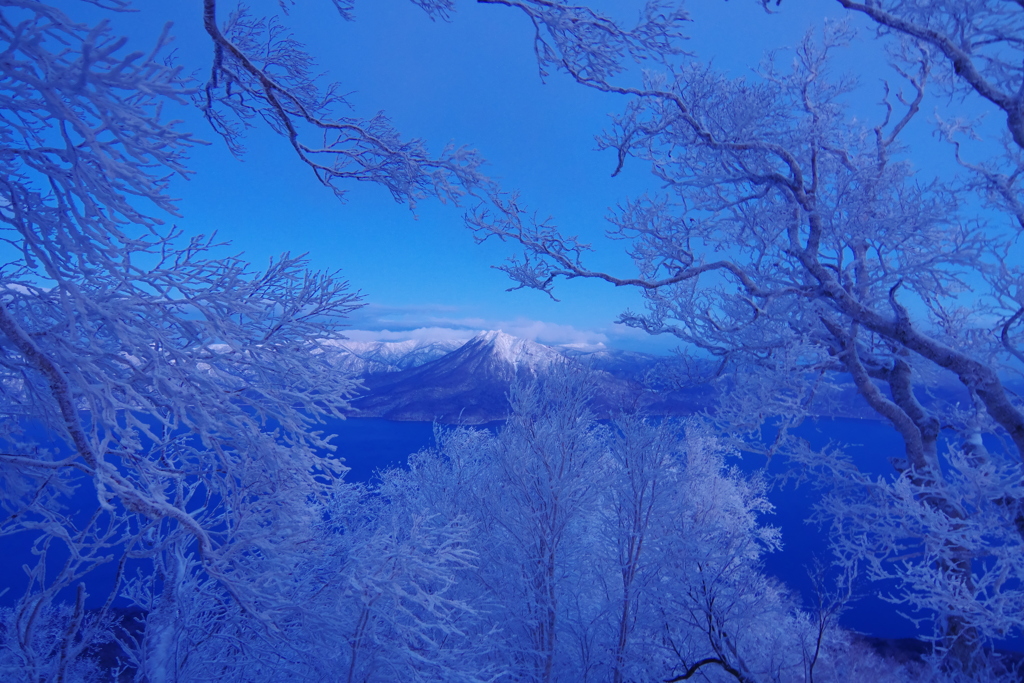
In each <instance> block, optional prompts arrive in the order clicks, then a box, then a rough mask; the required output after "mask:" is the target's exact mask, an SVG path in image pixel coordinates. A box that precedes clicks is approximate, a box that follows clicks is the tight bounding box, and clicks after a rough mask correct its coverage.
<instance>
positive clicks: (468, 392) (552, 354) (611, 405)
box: [353, 331, 692, 424]
mask: <svg viewBox="0 0 1024 683" xmlns="http://www.w3.org/2000/svg"><path fill="white" fill-rule="evenodd" d="M567 360H568V362H571V363H572V362H577V361H575V360H573V359H572V358H571V357H567V356H566V355H564V354H563V353H561V352H560V351H559V350H556V349H555V348H552V347H549V346H544V345H543V344H537V343H535V342H532V341H528V340H526V339H520V338H518V337H513V336H512V335H509V334H505V333H504V332H500V331H491V332H485V333H483V334H480V335H477V336H476V337H474V338H473V339H471V340H469V341H468V342H466V343H465V344H464V345H463V346H461V347H460V348H458V349H456V350H455V351H452V352H450V353H448V354H446V355H444V356H441V357H440V358H436V359H434V360H431V361H428V362H426V363H423V364H421V365H418V366H415V367H410V368H407V369H402V370H397V371H394V372H387V373H378V374H370V375H365V376H364V382H365V383H366V387H367V392H366V393H365V394H364V395H363V396H362V397H360V398H357V399H355V400H354V401H353V407H354V408H355V409H356V411H355V412H354V413H353V416H354V417H383V418H387V419H389V420H402V421H430V420H437V421H440V422H449V423H460V424H480V423H483V422H490V421H493V420H500V419H504V418H505V417H507V415H508V398H507V395H508V390H509V386H510V385H511V383H512V380H513V379H514V378H516V377H517V376H518V377H523V376H527V377H535V376H537V375H539V374H543V373H544V372H545V371H546V370H548V369H549V368H550V367H551V366H552V365H553V364H554V363H559V362H566V361H567ZM592 371H593V378H594V380H595V381H596V382H597V383H598V391H597V392H596V396H595V405H594V407H595V409H596V411H597V412H598V413H601V414H608V413H610V412H612V411H614V410H616V409H619V408H621V407H625V406H629V405H638V406H649V405H651V406H653V405H658V407H659V410H658V412H661V413H667V412H671V413H677V412H689V410H690V409H692V407H687V406H682V405H681V404H680V405H677V404H671V405H670V403H671V402H670V403H665V402H664V401H663V400H662V399H660V398H659V397H654V396H652V395H651V394H650V392H648V391H646V390H645V389H644V388H643V386H641V385H640V384H639V383H637V382H635V381H632V380H629V379H625V378H622V377H616V376H614V375H612V374H611V373H609V372H605V371H602V370H597V369H593V368H592Z"/></svg>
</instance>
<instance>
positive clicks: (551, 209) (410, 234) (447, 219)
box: [63, 0, 926, 352]
mask: <svg viewBox="0 0 1024 683" xmlns="http://www.w3.org/2000/svg"><path fill="white" fill-rule="evenodd" d="M63 4H64V5H66V7H67V10H68V12H69V13H71V14H72V16H83V17H84V16H87V15H88V14H90V13H89V12H88V8H87V7H86V9H85V10H83V6H84V5H83V3H81V2H78V1H76V0H66V1H65V3H63ZM222 4H223V8H222V10H221V11H222V12H223V13H224V14H225V15H226V13H227V11H229V9H230V7H229V5H230V3H229V2H227V1H226V0H225V1H224V2H223V3H222ZM594 4H595V5H597V6H604V7H605V8H607V9H608V10H609V11H611V12H612V13H613V14H614V15H615V16H619V17H623V18H627V19H631V18H632V17H633V16H635V13H636V11H638V9H639V7H640V5H641V3H639V2H634V1H633V0H605V2H603V3H594ZM138 6H139V7H140V9H141V11H140V12H139V13H137V14H135V15H129V16H116V17H114V18H113V23H114V27H115V30H118V31H119V32H121V33H123V34H125V35H128V36H129V37H130V40H131V43H130V44H131V46H132V47H133V48H135V49H145V48H147V47H149V46H150V45H151V43H152V41H153V39H154V37H155V36H156V34H157V32H158V30H159V27H160V26H161V25H162V24H163V23H164V22H165V21H173V22H174V25H175V28H174V30H173V34H174V35H175V36H176V41H175V44H174V45H175V47H176V58H177V59H178V61H179V62H180V63H182V64H183V65H185V66H186V67H187V68H189V69H197V70H200V71H202V70H204V69H205V67H206V65H207V64H208V60H209V52H210V48H209V41H208V39H207V38H206V36H205V35H204V34H203V33H202V31H201V2H200V0H177V1H176V2H173V3H171V2H167V3H139V5H138ZM277 7H278V5H277V2H276V1H269V2H255V3H253V4H252V9H253V11H254V12H256V13H260V12H267V13H270V12H274V11H276V10H277ZM782 10H783V12H782V13H781V14H778V15H773V16H768V15H766V14H765V13H764V12H763V11H762V10H761V9H760V8H759V6H758V3H756V2H755V1H754V0H732V1H731V2H726V1H725V0H702V1H701V2H699V3H698V2H694V3H691V7H690V11H691V14H692V16H693V19H694V22H693V24H691V29H690V34H691V36H692V39H691V41H690V48H691V49H692V50H693V51H694V52H695V53H696V55H697V57H699V58H700V59H702V60H706V59H709V58H712V59H714V61H715V64H716V65H718V66H719V67H721V68H725V69H728V70H730V71H731V72H733V73H734V74H736V75H741V74H746V73H749V72H750V69H751V68H752V67H754V66H756V64H757V62H758V60H759V59H760V58H761V55H762V54H763V52H764V50H765V49H768V48H772V47H783V46H786V45H792V44H794V43H796V42H797V41H798V40H799V39H800V37H801V36H802V35H803V33H804V31H806V30H807V28H808V27H809V26H811V25H814V24H817V23H820V21H821V19H822V18H823V17H825V16H839V10H838V6H837V5H836V4H835V3H832V2H825V1H824V0H814V1H813V2H812V1H811V0H787V1H786V2H785V3H783V7H782ZM356 13H357V20H356V21H355V22H345V21H343V20H341V19H340V18H339V17H338V16H337V14H336V13H335V12H334V11H333V8H332V6H331V3H330V2H329V1H328V0H319V1H314V0H306V1H305V2H302V3H299V4H298V5H296V6H295V7H293V8H291V10H290V15H289V16H287V17H285V21H286V22H287V23H288V25H289V26H290V27H291V28H293V30H294V33H295V35H296V37H297V38H298V39H300V40H301V41H302V42H304V43H306V44H307V45H308V46H309V49H310V52H311V53H312V54H313V55H315V56H316V58H317V59H318V62H319V66H320V69H321V70H322V71H323V72H324V73H325V82H327V81H338V82H340V83H341V85H342V89H343V90H344V91H346V92H350V93H351V96H350V97H349V100H350V102H351V103H352V104H353V105H354V108H355V111H356V113H358V114H361V115H369V114H372V113H374V112H376V111H378V110H383V111H384V112H386V113H387V114H388V115H389V116H390V118H391V119H392V120H393V122H394V123H395V125H396V127H397V128H398V129H399V130H400V131H402V132H403V134H404V135H405V136H408V137H419V138H422V139H424V140H425V141H426V142H427V143H428V145H429V147H430V148H431V149H432V150H439V149H441V147H443V145H445V144H446V143H448V142H455V143H457V144H465V145H469V146H471V147H474V148H476V149H477V150H479V152H480V153H481V154H482V156H483V157H484V158H486V159H487V160H488V162H489V164H488V166H487V167H486V169H485V170H486V172H487V173H488V174H489V175H491V176H492V177H494V178H495V179H497V180H498V181H500V183H501V184H502V185H503V187H504V188H505V189H507V190H518V191H519V192H520V193H521V194H522V197H523V199H524V201H525V202H526V203H527V204H528V205H530V206H531V207H533V208H535V209H536V210H537V212H538V213H539V214H540V215H541V216H547V215H550V216H552V217H553V219H554V222H555V223H556V224H558V225H559V226H562V227H564V228H565V229H566V230H567V231H568V232H570V233H573V234H579V235H582V236H584V237H585V238H586V239H587V240H589V241H591V242H593V243H594V244H595V246H596V247H598V250H597V253H596V254H595V255H593V256H592V258H591V264H592V267H595V268H605V269H610V270H614V271H616V272H618V273H628V274H631V273H632V272H633V270H632V266H631V264H630V262H629V259H628V257H627V256H626V255H625V253H624V249H623V247H624V245H623V244H622V243H621V242H618V243H613V242H609V241H607V240H605V239H604V238H603V231H604V229H605V223H604V220H603V217H604V216H605V214H606V213H607V212H608V209H609V207H612V206H614V205H615V204H616V203H618V202H620V201H622V200H624V199H626V198H627V197H630V196H635V195H637V194H639V193H641V192H643V191H644V190H646V189H656V187H657V186H656V185H655V184H654V183H655V181H654V180H653V178H651V177H650V176H648V175H647V174H646V173H645V172H644V169H643V168H640V167H639V166H638V164H636V163H634V164H630V165H628V166H627V168H626V172H624V173H622V174H620V176H618V177H616V178H611V177H610V175H611V172H612V170H613V169H614V166H615V159H614V155H613V153H611V152H607V151H606V152H597V151H595V143H594V136H595V135H596V134H598V133H600V132H601V130H602V128H603V127H604V126H605V125H606V123H607V115H608V114H610V113H614V112H617V111H619V110H620V109H621V108H622V106H623V105H624V103H625V102H624V100H622V99H621V98H619V97H616V96H612V95H603V94H600V93H596V92H593V91H589V90H587V89H584V88H582V87H580V86H578V85H576V84H574V83H572V82H570V81H569V79H568V78H567V77H565V76H563V75H560V74H554V75H552V76H551V77H550V78H548V79H547V81H546V82H542V80H541V78H540V76H539V75H538V71H537V67H536V63H535V61H534V57H533V53H532V44H531V33H532V29H531V27H530V26H529V25H528V23H527V22H526V21H525V19H524V18H523V17H522V16H520V14H519V13H517V12H514V11H511V10H509V9H508V8H503V7H499V6H478V5H476V4H475V3H473V2H469V1H464V2H462V3H459V5H458V11H457V12H456V14H455V15H454V16H453V18H452V21H451V22H447V23H446V22H432V21H431V20H430V19H429V18H428V17H427V16H426V15H425V14H424V13H423V12H422V10H420V9H418V8H417V7H416V6H414V5H413V4H412V3H411V2H409V0H363V2H360V3H357V8H356ZM865 33H866V32H865ZM870 38H871V36H870V34H867V35H865V40H864V41H863V42H862V43H861V44H860V45H859V46H855V48H853V49H852V50H851V52H850V54H849V55H848V56H847V63H848V64H856V65H857V66H858V67H859V68H860V67H863V66H864V65H865V64H867V65H869V67H870V68H872V69H875V70H876V71H877V70H880V69H881V67H882V65H883V64H884V61H883V60H884V55H883V53H882V50H881V48H880V46H879V45H878V44H877V42H875V41H873V40H870ZM200 75H201V74H200ZM868 80H869V81H872V80H873V79H868ZM876 99H877V97H872V100H871V101H874V100H876ZM174 116H176V117H178V116H180V117H182V118H184V119H185V122H184V124H183V125H184V126H185V127H187V128H188V129H190V130H192V131H193V132H195V133H196V134H197V136H198V137H200V138H203V139H205V140H208V141H210V142H211V143H212V144H210V145H209V146H205V147H201V148H197V149H196V150H195V151H194V153H193V154H192V162H191V167H192V168H193V169H194V170H195V171H196V173H195V175H194V176H193V177H192V178H191V179H190V180H188V181H180V182H176V183H175V185H174V188H173V192H174V194H175V196H177V197H179V198H180V203H179V206H180V209H181V213H182V217H181V218H180V219H176V220H175V222H176V223H178V224H179V225H180V226H181V227H182V228H183V229H184V230H185V232H186V233H187V234H195V233H210V232H212V231H214V230H216V231H217V232H218V234H219V235H220V237H222V238H223V239H226V240H230V241H231V242H232V243H233V245H234V246H233V251H243V252H244V253H245V254H246V257H247V258H248V259H249V260H251V261H253V262H254V263H256V264H257V265H259V264H262V263H265V262H266V260H267V259H268V258H270V257H272V256H275V255H277V254H280V253H281V252H284V251H290V252H292V253H302V252H308V253H309V259H310V264H311V266H312V267H313V268H316V269H341V271H342V273H343V275H344V277H346V278H347V279H348V280H349V281H350V282H351V283H352V285H353V287H354V288H356V289H359V290H361V291H362V292H363V294H364V295H365V301H366V302H367V304H368V306H367V307H366V308H365V309H363V310H362V311H360V312H359V313H357V314H356V315H355V316H354V317H353V320H352V324H353V331H352V334H351V336H352V337H353V338H357V339H371V338H380V339H401V338H409V337H410V336H421V337H425V338H430V337H449V338H450V337H453V336H456V337H457V336H460V335H461V336H466V335H468V334H471V332H472V331H474V330H479V329H493V328H501V329H504V330H505V331H507V332H510V333H512V334H519V335H521V336H525V337H528V338H531V339H536V340H538V341H541V342H547V343H576V344H584V345H597V344H605V345H608V346H618V347H625V348H634V349H638V350H647V351H655V352H660V351H665V350H667V349H670V348H672V347H673V346H675V344H674V343H673V342H672V340H671V339H668V338H651V337H648V336H647V335H645V334H643V333H641V332H638V331H635V330H629V329H625V328H623V326H621V325H614V324H613V321H614V320H615V318H616V317H617V315H618V314H619V313H620V312H622V311H623V310H624V309H626V308H630V307H632V308H634V309H636V308H640V307H641V306H642V303H641V300H640V297H639V295H638V293H637V292H635V291H631V290H621V289H620V290H617V289H615V288H614V287H611V286H610V285H607V284H604V283H598V282H579V281H577V282H570V283H562V284H561V285H560V286H559V287H558V289H557V292H556V295H557V296H558V297H559V298H560V300H561V301H560V302H554V301H551V300H550V299H548V298H547V297H546V296H545V295H543V294H541V293H540V292H536V291H526V290H520V291H515V292H506V291H505V290H506V289H507V288H508V287H509V285H510V283H509V281H508V280H507V278H506V277H505V275H504V274H502V273H501V272H499V271H497V270H494V269H493V268H492V267H491V266H493V265H495V264H498V263H500V262H502V261H503V260H504V258H505V257H506V256H508V255H509V254H510V253H511V247H510V246H509V245H502V244H498V243H494V244H491V243H488V244H484V245H477V244H475V243H474V241H473V239H472V236H471V234H470V233H469V231H468V230H466V228H464V227H463V224H462V219H461V216H462V212H463V209H462V208H459V207H454V206H451V205H447V206H444V205H441V204H439V203H438V202H436V201H425V202H422V203H421V204H420V205H419V206H418V207H417V210H416V214H415V215H414V214H413V213H412V212H411V211H410V210H409V208H408V207H407V206H404V205H401V204H397V203H395V202H394V201H393V200H392V198H391V196H390V195H389V194H388V193H387V191H386V190H384V189H383V188H380V187H377V186H373V185H370V184H367V183H355V184H352V185H351V186H350V188H349V189H350V191H349V193H348V196H347V201H346V202H345V203H339V202H338V201H337V199H336V198H335V197H334V196H333V195H332V193H331V192H330V191H329V190H327V189H326V188H324V187H322V186H321V185H319V184H318V183H317V182H316V180H315V178H314V177H313V175H312V173H311V172H310V171H309V170H308V169H307V168H306V167H304V166H303V165H302V164H301V163H300V162H299V161H298V160H297V159H296V158H295V157H294V155H293V154H292V152H291V150H290V148H289V147H288V145H287V143H286V141H285V140H283V139H281V138H279V137H277V136H276V135H274V134H273V133H272V132H271V131H269V130H268V129H266V128H256V129H254V130H253V131H251V133H250V135H249V137H248V139H247V141H246V146H247V148H248V152H247V154H246V156H245V157H244V159H242V160H239V159H236V158H234V157H233V156H232V155H231V154H230V153H229V152H228V151H227V149H226V147H225V145H224V144H223V142H222V141H220V140H219V139H218V138H216V136H215V135H214V134H213V133H212V131H210V130H209V128H208V127H207V126H206V125H205V123H204V122H203V121H202V120H201V119H200V117H199V116H198V115H197V113H195V112H193V111H181V112H175V113H174ZM925 134H926V133H923V134H922V135H925Z"/></svg>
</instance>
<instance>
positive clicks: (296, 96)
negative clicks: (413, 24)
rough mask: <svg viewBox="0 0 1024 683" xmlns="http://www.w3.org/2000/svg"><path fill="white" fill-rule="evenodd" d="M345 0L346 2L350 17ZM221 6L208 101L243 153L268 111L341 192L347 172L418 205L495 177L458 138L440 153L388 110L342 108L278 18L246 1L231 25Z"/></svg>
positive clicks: (210, 29)
mask: <svg viewBox="0 0 1024 683" xmlns="http://www.w3.org/2000/svg"><path fill="white" fill-rule="evenodd" d="M418 4H420V5H421V6H423V7H424V9H426V10H427V11H428V12H429V13H432V14H437V15H438V16H441V17H444V16H445V15H446V13H447V11H448V8H449V3H443V2H421V3H418ZM345 5H347V3H343V4H342V5H339V6H338V8H339V10H341V11H342V15H343V16H347V7H346V6H345ZM217 9H218V4H217V0H204V2H203V26H204V28H205V30H206V33H207V34H208V35H209V36H210V38H211V39H212V40H213V44H214V53H213V62H212V65H211V73H210V78H209V80H208V81H207V83H206V85H205V86H204V88H203V92H202V95H201V97H200V98H199V104H200V108H201V109H202V111H203V113H204V115H205V116H206V118H207V120H208V121H209V122H210V124H211V125H212V126H213V128H214V130H216V131H217V133H219V134H220V135H221V137H223V138H224V139H225V141H227V143H228V145H229V146H230V147H231V149H232V150H233V151H234V152H235V153H240V152H241V151H242V145H241V136H242V132H243V129H244V128H245V127H248V126H250V125H252V124H251V123H250V122H251V121H252V119H254V118H261V119H263V120H264V122H266V123H267V124H268V125H269V126H270V127H271V128H272V129H273V130H274V131H275V132H277V133H278V134H280V135H282V136H283V137H285V138H286V139H287V140H288V142H289V144H290V145H291V146H292V149H294V150H295V152H296V154H298V156H299V158H300V159H301V160H302V161H303V162H304V163H306V164H307V165H308V166H309V167H310V168H311V169H312V170H313V172H314V174H315V175H316V178H317V179H318V180H319V181H320V182H321V183H323V184H324V185H326V186H327V187H330V188H331V189H332V190H333V191H334V193H335V194H336V195H338V196H339V197H342V196H343V195H344V193H345V189H344V187H343V186H342V184H341V181H346V180H360V181H369V182H374V183H379V184H381V185H383V186H384V187H386V188H387V189H388V190H389V191H390V192H391V194H392V196H393V197H394V199H395V200H396V201H400V202H406V203H409V204H410V205H411V206H415V204H416V202H417V201H419V200H421V199H424V198H426V197H436V198H438V199H440V200H442V201H445V200H453V201H457V200H458V199H459V198H460V197H462V196H463V195H465V194H466V193H467V192H474V191H476V190H478V189H480V188H483V187H487V186H488V185H489V181H488V180H487V179H486V178H485V177H484V176H483V175H482V174H481V173H480V172H479V170H478V169H479V166H480V164H481V161H482V160H481V159H480V157H479V156H478V155H477V154H476V153H475V152H473V151H472V150H468V149H466V148H461V147H460V148H456V147H453V146H449V147H447V148H445V149H444V150H443V151H442V153H441V154H440V155H439V156H436V157H435V156H431V155H430V153H429V152H428V151H427V149H426V147H425V145H424V143H423V142H422V141H421V140H417V139H411V140H403V139H402V138H401V136H400V135H399V134H398V132H397V131H396V130H395V129H394V128H393V127H392V126H391V123H390V121H388V119H387V118H386V117H385V116H384V115H383V114H378V115H376V116H374V117H372V118H368V119H361V118H356V117H352V116H344V115H342V114H341V113H340V111H339V110H341V109H344V108H347V107H348V105H347V103H346V102H345V100H344V99H343V98H342V97H341V96H340V95H339V94H338V93H337V86H333V85H332V86H330V87H329V88H328V89H327V90H326V91H324V92H321V89H320V87H319V86H318V84H317V82H316V80H317V79H316V75H315V74H314V72H313V69H314V68H315V67H314V63H313V59H312V58H311V57H310V56H309V54H308V53H306V52H305V49H304V47H303V46H302V45H301V44H300V43H299V42H298V41H296V40H295V39H294V38H293V37H292V36H291V35H290V34H289V33H288V31H287V30H286V29H285V28H284V26H283V25H281V24H280V22H279V21H278V20H277V19H276V17H272V18H270V19H265V18H257V17H254V16H252V15H251V14H250V13H249V12H248V11H247V10H245V9H244V8H241V9H238V10H236V11H235V12H234V13H232V14H231V16H230V17H228V18H227V20H226V21H225V22H224V23H223V28H222V25H221V23H219V20H218V17H217Z"/></svg>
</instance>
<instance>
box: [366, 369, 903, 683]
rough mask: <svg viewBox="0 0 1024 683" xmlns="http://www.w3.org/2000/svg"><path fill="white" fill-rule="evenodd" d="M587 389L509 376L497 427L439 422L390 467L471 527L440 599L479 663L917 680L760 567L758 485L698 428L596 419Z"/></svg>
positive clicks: (620, 675) (549, 673)
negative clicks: (450, 604)
mask: <svg viewBox="0 0 1024 683" xmlns="http://www.w3.org/2000/svg"><path fill="white" fill-rule="evenodd" d="M591 392H592V388H591V387H590V386H589V385H588V382H587V379H586V378H585V376H583V375H582V374H580V373H578V372H576V373H574V372H572V371H568V370H566V369H564V368H562V369H557V370H556V371H555V373H554V375H553V376H550V377H546V378H540V379H539V380H532V381H530V382H522V383H520V384H518V385H517V386H516V388H515V389H514V390H513V392H512V397H513V404H512V407H513V413H512V417H511V418H510V420H509V423H508V425H507V426H506V427H504V428H500V429H498V430H497V432H496V433H492V432H490V431H486V430H473V429H464V428H460V429H454V430H447V431H446V430H440V431H439V432H438V447H437V448H436V449H434V450H431V451H424V452H421V453H418V454H416V455H415V456H412V457H411V458H410V462H409V464H410V468H409V470H408V471H393V472H391V473H389V474H388V475H387V478H388V480H389V484H388V486H387V488H386V490H387V491H388V492H389V493H388V498H389V499H391V500H396V499H398V497H397V496H396V492H398V491H404V492H406V493H405V494H404V495H403V496H401V498H402V500H403V501H404V502H403V505H408V506H409V509H410V510H418V511H420V512H419V514H420V515H426V514H429V513H431V512H433V513H434V514H439V515H440V516H442V517H443V518H447V519H459V520H460V524H464V525H466V528H468V529H469V534H468V535H467V537H466V540H465V544H466V546H465V547H466V549H467V550H468V551H470V552H471V553H472V554H473V556H472V560H471V561H470V563H469V566H468V567H466V568H465V569H463V570H462V571H460V573H459V579H458V582H457V583H456V584H455V585H454V586H453V587H452V589H451V592H450V593H449V596H450V597H451V598H454V599H457V600H459V601H460V602H462V603H463V604H465V605H467V606H468V607H469V608H471V609H472V611H473V613H474V618H472V619H463V620H462V621H461V622H460V630H461V632H462V633H463V634H466V635H468V636H469V642H473V643H476V644H477V645H478V648H477V649H475V650H474V651H472V656H473V657H475V658H476V660H477V661H479V662H487V663H489V664H490V666H491V670H492V671H493V672H495V673H499V674H502V675H503V676H504V677H506V678H508V679H509V680H524V681H546V680H559V681H561V680H573V681H619V680H621V681H626V680H638V681H639V680H680V681H681V680H687V679H695V680H713V681H717V680H744V681H759V680H778V681H813V680H818V681H827V680H831V681H847V680H849V681H853V680H858V677H859V676H864V675H869V676H875V677H877V678H878V680H882V681H888V680H892V681H897V680H912V679H913V675H915V673H914V672H913V671H910V670H907V669H903V668H901V667H899V666H895V665H892V664H886V665H883V664H882V662H881V661H880V660H879V659H878V658H877V657H875V656H874V655H873V654H872V653H870V652H867V651H865V650H864V649H863V648H861V649H858V646H856V645H854V644H853V643H852V641H851V639H850V637H849V636H848V635H847V634H844V633H843V632H842V631H840V630H839V629H837V628H835V626H834V624H832V625H829V626H828V627H826V628H825V629H823V630H821V631H820V632H819V631H818V630H817V629H816V626H815V624H814V623H813V620H812V619H811V618H810V617H809V615H807V614H806V613H804V612H802V611H801V610H800V609H798V608H797V606H796V605H795V604H794V602H793V600H792V598H791V597H790V596H789V595H788V593H787V592H786V590H785V589H784V588H783V587H782V586H780V585H779V584H778V583H777V582H774V581H772V580H771V579H769V578H767V577H766V576H765V575H764V574H763V573H762V572H761V570H760V559H761V557H762V556H763V554H764V553H765V552H767V551H770V550H771V549H773V548H774V547H775V546H776V545H777V543H778V531H777V530H775V529H773V528H772V527H768V526H765V525H764V524H763V522H762V520H761V519H760V516H761V514H763V513H765V512H767V511H768V509H769V507H770V506H768V504H767V501H766V499H765V497H764V486H763V484H762V483H761V482H760V481H758V480H756V479H754V480H750V479H747V478H746V477H744V476H743V475H741V474H740V473H739V472H738V471H737V470H736V469H735V468H734V467H731V466H730V465H729V464H728V463H727V462H726V459H727V458H729V457H730V456H731V455H733V454H731V452H730V450H729V448H728V447H727V446H725V445H724V444H723V443H722V442H721V441H720V440H719V439H716V438H714V437H713V436H712V432H711V428H710V426H709V425H707V424H702V423H700V422H699V421H696V420H694V421H691V422H688V423H685V424H677V423H673V422H669V421H665V422H660V423H654V422H651V421H649V420H645V419H643V418H642V417H641V416H637V415H623V416H620V417H619V418H617V419H616V420H614V421H613V422H612V423H611V424H610V425H602V424H599V423H597V422H596V421H595V419H594V417H593V415H592V414H591V413H590V412H589V409H588V406H587V401H586V399H587V396H588V394H590V393H591ZM819 635H820V636H821V637H820V640H819V639H818V636H819ZM815 659H817V662H816V664H812V662H814V661H815ZM884 666H888V667H889V668H890V670H888V671H887V670H885V668H884Z"/></svg>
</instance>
